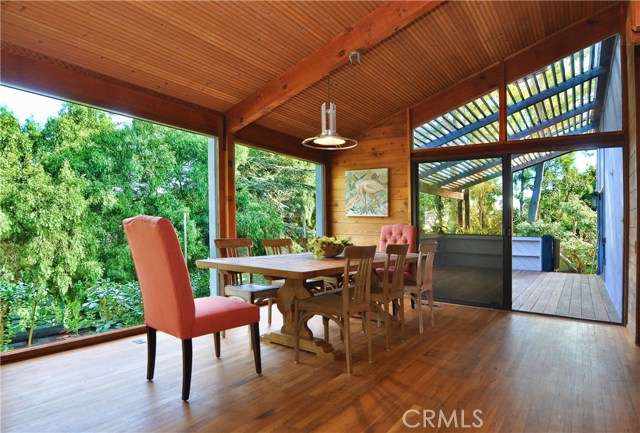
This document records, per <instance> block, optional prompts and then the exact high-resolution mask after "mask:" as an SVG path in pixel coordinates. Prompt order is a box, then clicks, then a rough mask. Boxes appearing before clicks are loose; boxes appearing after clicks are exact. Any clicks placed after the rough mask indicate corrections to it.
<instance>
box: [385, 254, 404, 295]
mask: <svg viewBox="0 0 640 433" xmlns="http://www.w3.org/2000/svg"><path fill="white" fill-rule="evenodd" d="M408 251H409V244H389V245H387V250H386V253H387V258H386V259H385V262H384V274H383V277H382V293H383V296H384V297H385V298H389V295H390V294H400V295H402V293H403V286H404V274H403V273H402V272H393V270H394V269H402V268H403V267H404V262H405V260H406V258H407V252H408ZM390 273H391V274H392V278H391V281H389V274H390Z"/></svg>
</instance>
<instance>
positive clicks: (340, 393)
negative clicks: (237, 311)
mask: <svg viewBox="0 0 640 433" xmlns="http://www.w3.org/2000/svg"><path fill="white" fill-rule="evenodd" d="M407 304H409V303H407ZM547 305H548V303H547ZM262 313H263V323H262V331H263V332H267V331H268V327H267V326H266V320H265V319H266V309H265V308H263V309H262ZM275 316H276V317H275V320H274V324H273V326H272V328H276V329H277V328H278V327H279V326H281V322H279V321H280V320H281V318H280V317H278V316H279V315H278V314H275ZM406 316H407V329H406V332H405V341H404V342H401V341H400V339H399V337H398V335H397V333H394V337H393V340H392V350H391V351H389V352H386V351H385V350H384V330H383V329H384V328H377V327H375V326H374V355H375V357H374V363H373V364H369V363H368V362H367V356H366V339H365V338H364V336H363V334H361V333H359V332H356V333H354V375H353V376H348V375H346V373H345V370H346V368H345V363H344V360H337V361H330V360H326V359H322V358H318V357H316V356H313V355H310V354H306V353H302V354H301V363H300V364H298V365H295V364H294V363H293V352H292V350H291V349H288V348H284V347H280V346H277V345H270V344H262V354H263V371H264V374H263V375H262V376H256V375H255V373H254V370H253V361H252V356H251V353H250V351H249V349H248V344H247V340H248V338H249V336H248V332H247V330H246V329H236V330H231V331H229V332H228V333H227V338H225V339H223V341H222V358H220V359H216V358H215V356H214V354H213V344H212V338H211V337H200V338H197V339H195V340H194V370H193V381H192V390H191V399H190V401H189V403H182V402H181V400H180V384H181V356H180V343H179V342H178V341H177V340H176V339H174V338H172V337H169V336H166V335H164V334H161V333H160V334H159V335H158V359H157V365H156V377H155V380H154V381H153V382H148V381H146V380H145V368H146V367H145V364H146V345H145V344H136V343H134V342H133V340H139V339H143V340H144V337H134V338H129V339H124V340H118V341H113V342H110V343H105V344H101V345H97V346H92V347H88V348H83V349H77V350H73V351H69V352H64V353H59V354H55V355H49V356H46V357H42V358H38V359H33V360H28V361H21V362H18V363H13V364H7V365H4V366H2V367H1V370H0V374H1V378H2V383H1V392H2V394H1V396H2V407H1V412H0V414H1V417H2V431H3V432H5V431H6V432H45V431H47V432H49V431H59V432H80V431H83V432H86V431H100V432H116V431H127V432H151V431H153V432H165V431H167V432H168V431H190V432H191V431H193V432H256V431H260V432H313V431H316V432H338V433H339V432H355V431H369V432H386V431H416V430H420V431H425V430H428V431H438V432H445V431H463V430H464V431H474V432H475V431H478V432H496V431H500V432H514V433H517V432H542V431H544V432H551V431H558V432H559V431H562V432H570V431H594V432H616V433H617V432H625V431H626V432H637V431H640V395H639V393H640V383H639V381H640V379H639V378H640V349H638V348H637V347H635V346H632V345H631V343H630V341H629V340H628V338H627V336H626V335H625V331H624V329H623V328H622V327H619V326H614V325H606V324H600V323H592V322H583V321H575V320H571V319H559V318H550V317H545V316H536V315H530V314H521V313H515V312H514V313H509V312H503V311H497V310H488V309H480V308H473V307H463V306H456V305H451V304H446V303H442V302H441V303H440V307H439V308H438V309H437V311H436V325H435V327H434V328H431V327H427V328H426V329H425V333H424V334H422V335H420V334H419V333H418V332H417V315H416V312H415V311H414V310H411V309H410V308H407V311H406ZM311 328H312V329H313V330H314V332H315V333H316V334H319V333H320V332H321V329H322V326H321V321H319V320H317V319H315V318H314V319H313V321H312V322H311ZM354 328H355V329H358V328H359V327H358V326H354ZM394 331H397V328H394ZM331 342H332V344H334V346H336V347H338V348H340V347H341V342H340V339H339V333H338V332H337V329H336V328H334V327H332V329H331ZM410 409H413V410H415V411H418V412H420V411H423V410H432V411H435V412H436V413H440V411H442V413H443V414H444V415H445V416H448V417H450V416H451V414H452V413H454V411H455V413H457V415H458V417H459V416H460V415H461V411H462V410H464V411H465V414H466V415H467V418H469V416H470V414H471V413H473V411H474V410H481V411H482V414H481V419H482V426H480V427H479V428H461V426H460V421H461V420H460V418H458V419H457V422H458V423H459V424H458V428H454V427H453V426H450V427H449V428H447V427H446V426H444V425H440V426H439V427H438V426H436V427H434V428H431V427H430V426H426V427H422V425H420V427H419V428H408V427H406V426H405V424H404V423H403V416H404V414H405V412H406V411H408V410H410ZM405 418H406V421H408V422H409V423H410V424H415V423H416V422H418V423H420V422H422V416H421V415H415V412H410V413H409V415H407V417H405ZM466 421H467V422H472V421H474V419H467V420H466Z"/></svg>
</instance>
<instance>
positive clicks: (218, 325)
mask: <svg viewBox="0 0 640 433" xmlns="http://www.w3.org/2000/svg"><path fill="white" fill-rule="evenodd" d="M194 301H195V304H196V316H195V320H194V322H193V328H192V335H193V337H198V336H200V335H205V334H211V333H212V332H219V331H224V330H225V329H231V328H237V327H239V326H243V325H246V324H247V323H255V322H257V321H259V320H260V308H259V307H257V306H256V305H253V304H250V303H248V302H244V301H240V300H238V299H232V298H226V297H223V296H210V297H205V298H196V299H194Z"/></svg>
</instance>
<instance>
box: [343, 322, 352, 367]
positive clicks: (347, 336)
mask: <svg viewBox="0 0 640 433" xmlns="http://www.w3.org/2000/svg"><path fill="white" fill-rule="evenodd" d="M343 323H344V351H345V356H346V358H347V374H349V375H351V374H352V373H353V369H352V367H351V323H350V320H349V318H348V317H345V318H344V322H343Z"/></svg>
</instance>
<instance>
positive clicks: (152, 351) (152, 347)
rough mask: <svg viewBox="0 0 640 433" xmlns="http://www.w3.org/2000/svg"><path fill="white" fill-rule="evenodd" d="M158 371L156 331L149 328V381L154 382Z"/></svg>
mask: <svg viewBox="0 0 640 433" xmlns="http://www.w3.org/2000/svg"><path fill="white" fill-rule="evenodd" d="M155 370H156V330H155V329H154V328H152V327H150V326H147V380H153V374H154V372H155Z"/></svg>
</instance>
